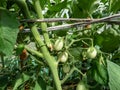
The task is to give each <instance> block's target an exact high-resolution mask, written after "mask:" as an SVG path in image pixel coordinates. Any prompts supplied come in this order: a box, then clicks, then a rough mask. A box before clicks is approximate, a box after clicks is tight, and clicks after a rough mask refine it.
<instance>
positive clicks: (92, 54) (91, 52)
mask: <svg viewBox="0 0 120 90" xmlns="http://www.w3.org/2000/svg"><path fill="white" fill-rule="evenodd" d="M96 56H97V50H96V48H94V47H89V48H88V50H87V57H88V58H90V59H94V58H95V57H96Z"/></svg>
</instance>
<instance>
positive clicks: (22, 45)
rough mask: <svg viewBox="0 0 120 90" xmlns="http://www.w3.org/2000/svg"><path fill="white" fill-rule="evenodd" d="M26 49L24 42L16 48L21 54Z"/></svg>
mask: <svg viewBox="0 0 120 90" xmlns="http://www.w3.org/2000/svg"><path fill="white" fill-rule="evenodd" d="M23 49H24V44H19V45H18V46H17V48H16V54H17V55H20V54H21V53H22V51H23Z"/></svg>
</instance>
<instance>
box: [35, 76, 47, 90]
mask: <svg viewBox="0 0 120 90" xmlns="http://www.w3.org/2000/svg"><path fill="white" fill-rule="evenodd" d="M37 82H38V84H39V86H40V87H41V88H42V89H41V90H46V83H45V81H44V80H43V78H42V77H41V76H38V78H37ZM36 90H38V89H36Z"/></svg>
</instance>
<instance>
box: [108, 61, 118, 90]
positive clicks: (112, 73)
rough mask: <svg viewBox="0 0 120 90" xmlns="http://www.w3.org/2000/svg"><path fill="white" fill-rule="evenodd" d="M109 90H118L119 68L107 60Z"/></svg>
mask: <svg viewBox="0 0 120 90" xmlns="http://www.w3.org/2000/svg"><path fill="white" fill-rule="evenodd" d="M107 69H108V76H109V83H108V84H109V87H110V90H120V66H119V65H117V64H115V63H113V62H111V61H109V60H107Z"/></svg>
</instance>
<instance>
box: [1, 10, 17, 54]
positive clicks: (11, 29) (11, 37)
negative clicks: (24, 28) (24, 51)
mask: <svg viewBox="0 0 120 90" xmlns="http://www.w3.org/2000/svg"><path fill="white" fill-rule="evenodd" d="M18 26H19V23H18V21H17V19H16V16H15V15H14V14H12V13H10V12H9V11H7V10H5V9H3V8H0V52H2V53H4V54H5V55H11V54H12V50H13V48H14V44H15V42H16V39H17V34H18V31H19V30H18Z"/></svg>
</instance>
